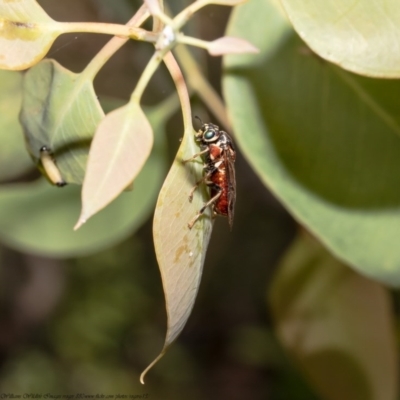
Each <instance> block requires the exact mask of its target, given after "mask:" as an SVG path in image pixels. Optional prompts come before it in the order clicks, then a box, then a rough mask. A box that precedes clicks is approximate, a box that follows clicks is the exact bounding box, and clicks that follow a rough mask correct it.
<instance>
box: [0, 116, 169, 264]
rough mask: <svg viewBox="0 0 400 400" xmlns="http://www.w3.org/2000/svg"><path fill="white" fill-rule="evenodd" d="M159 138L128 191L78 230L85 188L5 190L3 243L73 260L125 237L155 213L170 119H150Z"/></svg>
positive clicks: (0, 191)
mask: <svg viewBox="0 0 400 400" xmlns="http://www.w3.org/2000/svg"><path fill="white" fill-rule="evenodd" d="M149 119H150V120H151V121H153V120H154V121H155V123H154V126H153V128H154V131H155V133H156V141H155V146H154V147H153V151H152V154H151V155H150V157H149V159H148V162H147V163H146V165H145V166H144V168H143V169H142V171H141V173H140V174H139V175H138V177H137V178H136V180H135V185H134V188H133V190H132V191H129V192H125V193H123V194H122V195H121V196H119V198H118V199H117V200H115V201H114V202H113V203H112V204H111V205H110V206H109V207H107V208H106V209H105V210H104V211H102V212H101V213H99V214H98V215H96V216H95V217H94V218H93V219H91V220H90V221H89V222H88V223H87V224H85V225H84V226H83V227H82V228H81V229H80V230H79V231H77V232H74V231H73V229H72V228H73V224H74V223H75V221H76V219H77V216H78V215H79V212H80V208H81V194H80V189H81V188H80V187H78V186H75V185H68V186H66V187H64V188H62V189H58V188H54V187H53V186H50V185H49V184H48V183H47V182H45V181H44V180H41V181H37V182H34V183H31V184H28V185H27V184H23V185H22V184H21V185H9V186H2V187H0V239H1V241H3V242H4V243H7V244H8V245H10V246H12V247H14V248H16V249H18V250H20V251H26V252H30V253H36V254H41V255H48V256H53V257H74V256H79V255H87V254H90V253H95V252H97V251H99V250H102V249H104V248H106V247H108V246H112V245H114V244H115V243H117V242H119V241H121V240H122V239H124V238H126V237H127V236H128V235H130V234H131V233H132V232H134V230H135V229H137V228H138V227H139V226H140V225H141V224H142V223H143V222H144V221H146V219H147V218H148V217H149V215H150V214H151V213H152V211H153V209H154V203H155V199H156V197H157V194H158V192H159V189H160V186H161V182H162V179H163V177H164V175H165V168H166V165H165V164H166V161H165V157H166V152H165V143H164V135H165V132H164V129H163V126H164V124H165V120H162V121H161V120H160V119H159V118H158V115H157V112H152V113H151V114H150V115H149Z"/></svg>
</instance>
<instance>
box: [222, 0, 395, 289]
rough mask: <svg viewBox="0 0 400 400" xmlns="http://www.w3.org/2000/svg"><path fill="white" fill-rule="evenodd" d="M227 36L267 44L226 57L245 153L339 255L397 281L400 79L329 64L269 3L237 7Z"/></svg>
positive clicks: (228, 91) (232, 109) (227, 84)
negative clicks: (376, 77) (371, 76)
mask: <svg viewBox="0 0 400 400" xmlns="http://www.w3.org/2000/svg"><path fill="white" fill-rule="evenodd" d="M255 27H257V29H256V28H255ZM228 34H230V35H235V36H241V37H243V38H245V39H247V40H249V41H250V42H252V43H253V44H254V45H255V46H257V47H258V48H260V49H261V53H260V54H259V55H255V56H251V55H246V56H228V57H227V58H226V63H225V67H226V71H225V78H224V94H225V98H226V101H227V104H228V109H229V113H230V117H231V120H232V123H233V126H234V132H235V134H236V141H237V143H238V145H239V146H240V148H241V150H242V151H243V153H244V155H245V156H246V158H247V160H248V161H249V162H250V164H251V165H252V166H253V168H254V169H255V171H256V172H257V174H258V175H259V176H260V178H261V179H262V181H263V182H264V183H265V184H266V185H268V186H269V188H271V189H272V190H273V192H274V193H275V194H276V195H277V196H278V197H279V199H280V200H281V201H282V202H283V203H284V204H285V205H286V207H287V208H288V209H289V210H290V211H291V212H292V214H293V215H294V216H295V217H296V218H297V219H298V220H299V221H300V222H301V223H302V224H304V225H305V226H306V227H307V228H308V229H310V230H311V231H312V232H313V233H314V234H315V235H316V236H318V238H319V239H320V240H321V241H322V242H323V243H324V244H325V245H326V246H327V247H328V248H329V249H330V250H331V251H332V252H333V253H334V254H336V255H337V256H339V258H341V259H343V260H345V261H346V263H348V264H350V265H352V266H354V267H355V268H357V270H358V271H360V272H361V273H363V274H366V275H369V276H371V277H374V278H375V279H379V280H381V281H382V282H385V283H387V284H389V285H397V286H399V285H400V246H399V245H398V238H399V236H400V207H399V206H400V191H399V189H398V188H399V187H400V162H399V160H400V102H399V101H398V93H400V81H387V80H373V79H369V78H362V77H359V76H356V75H353V74H351V73H348V72H345V71H343V70H341V69H339V68H338V67H335V66H333V65H331V64H329V63H327V62H324V61H323V60H321V59H320V58H319V57H316V56H315V55H313V54H312V53H310V52H309V51H307V48H306V47H305V45H304V44H303V43H302V42H301V41H300V39H299V38H298V37H297V35H295V33H294V32H293V30H292V29H291V27H290V26H289V24H288V22H287V21H286V20H285V18H284V17H283V16H282V15H281V14H280V13H279V12H278V11H277V9H276V8H274V7H273V6H272V4H271V3H269V2H268V1H266V0H253V1H251V2H249V3H247V4H245V5H243V6H239V7H238V8H237V9H235V11H234V13H233V14H232V18H231V21H230V25H229V29H228Z"/></svg>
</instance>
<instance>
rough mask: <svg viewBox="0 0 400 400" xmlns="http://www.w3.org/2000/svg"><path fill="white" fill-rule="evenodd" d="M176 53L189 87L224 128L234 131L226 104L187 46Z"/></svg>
mask: <svg viewBox="0 0 400 400" xmlns="http://www.w3.org/2000/svg"><path fill="white" fill-rule="evenodd" d="M174 52H175V54H176V57H177V59H178V60H179V63H180V65H181V66H182V68H183V70H184V71H185V76H186V79H187V81H188V84H189V86H190V87H191V88H192V89H193V90H194V91H195V92H196V94H197V95H198V96H199V97H200V98H201V100H202V101H203V103H204V104H205V105H206V106H207V108H208V109H209V110H211V112H212V113H213V114H214V115H215V116H216V117H217V119H218V120H219V122H221V124H222V125H223V126H224V128H225V129H227V130H232V125H231V123H230V121H229V119H228V113H227V112H226V107H225V105H224V102H223V101H222V99H221V97H220V96H219V94H218V93H217V91H216V90H215V89H214V88H213V87H212V86H211V85H210V83H209V82H208V80H207V79H206V78H205V76H204V74H203V73H202V71H201V69H200V68H199V66H198V63H197V62H196V61H195V59H194V57H193V56H192V54H191V52H190V51H189V49H188V48H187V47H185V46H177V47H176V48H175V49H174Z"/></svg>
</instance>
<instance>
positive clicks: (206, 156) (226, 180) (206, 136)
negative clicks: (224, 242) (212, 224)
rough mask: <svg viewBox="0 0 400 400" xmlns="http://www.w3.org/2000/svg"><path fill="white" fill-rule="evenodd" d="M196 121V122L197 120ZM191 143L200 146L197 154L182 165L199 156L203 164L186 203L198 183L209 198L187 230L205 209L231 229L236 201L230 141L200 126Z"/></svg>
mask: <svg viewBox="0 0 400 400" xmlns="http://www.w3.org/2000/svg"><path fill="white" fill-rule="evenodd" d="M196 118H198V117H196ZM198 119H199V120H200V118H198ZM200 122H201V121H200ZM201 123H202V122H201ZM195 140H196V142H198V143H199V144H200V152H198V153H196V154H194V155H193V156H192V157H190V158H189V159H188V160H185V161H184V162H185V163H186V162H188V161H192V160H194V159H196V158H197V157H200V156H201V157H202V159H203V161H204V175H203V177H202V178H201V179H200V180H199V181H198V182H197V183H196V185H195V186H194V187H193V189H192V190H191V191H190V194H189V201H192V199H193V194H194V192H195V191H196V189H197V188H198V187H199V186H200V185H201V184H202V183H204V184H206V185H207V186H208V187H209V188H210V196H211V198H210V200H209V201H207V202H206V203H205V204H204V205H203V207H202V208H201V209H200V210H199V212H198V213H197V214H196V215H195V216H194V218H193V219H192V220H191V221H190V222H189V224H188V227H189V229H192V228H193V226H194V224H195V223H196V221H197V220H198V219H199V218H200V217H201V216H202V215H203V213H204V211H205V210H206V209H207V207H211V209H212V212H213V216H216V215H222V216H225V217H228V222H229V227H230V228H231V229H232V225H233V216H234V211H235V201H236V178H235V165H234V164H235V160H236V151H235V147H234V145H233V141H232V138H231V137H230V136H229V135H228V134H227V133H226V132H225V131H222V130H220V129H219V127H218V126H217V125H214V124H212V123H205V124H203V123H202V126H201V128H200V130H199V131H198V132H197V133H196V135H195Z"/></svg>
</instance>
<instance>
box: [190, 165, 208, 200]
mask: <svg viewBox="0 0 400 400" xmlns="http://www.w3.org/2000/svg"><path fill="white" fill-rule="evenodd" d="M211 175H212V171H209V172H207V173H206V174H205V175H204V176H203V177H202V178H201V179H200V180H199V181H197V182H196V184H195V185H194V186H193V187H192V190H191V191H190V192H189V201H190V202H192V200H193V194H194V192H195V191H196V190H197V188H198V187H199V186H200V185H201V184H202V183H205V184H206V185H210V183H211V181H209V180H208V179H209V178H210V176H211Z"/></svg>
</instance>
